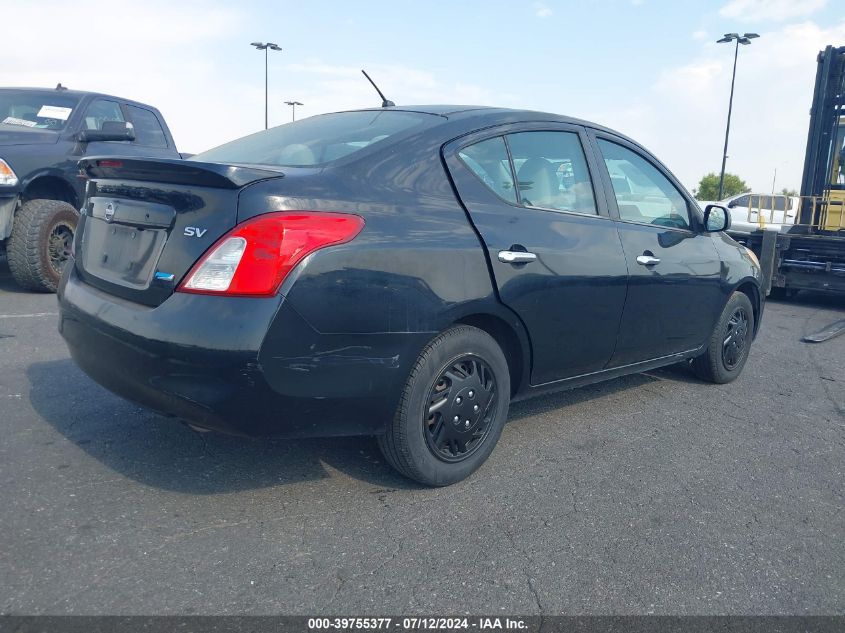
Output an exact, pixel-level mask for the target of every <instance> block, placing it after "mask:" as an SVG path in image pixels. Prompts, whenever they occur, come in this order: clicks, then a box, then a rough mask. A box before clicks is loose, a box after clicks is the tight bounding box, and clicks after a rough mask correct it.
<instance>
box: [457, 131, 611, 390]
mask: <svg viewBox="0 0 845 633" xmlns="http://www.w3.org/2000/svg"><path fill="white" fill-rule="evenodd" d="M508 132H509V133H507V134H500V135H498V136H494V137H492V138H491V137H489V133H488V137H487V138H483V137H482V138H479V136H478V135H476V136H475V137H470V138H469V139H464V140H462V141H461V142H460V144H453V145H452V146H448V147H447V148H446V150H445V151H444V156H445V157H446V160H447V163H448V165H449V169H450V172H451V174H452V176H453V180H454V182H455V184H456V187H457V189H458V192H459V194H460V197H461V200H462V201H463V203H464V206H465V207H466V209H467V210H468V212H469V214H470V217H471V218H472V222H473V224H474V225H475V227H476V229H477V230H478V232H479V233H480V235H481V237H482V239H483V241H484V244H485V246H486V248H487V254H488V258H489V261H490V265H491V268H492V272H493V276H494V279H495V282H496V285H497V288H498V291H499V296H500V298H501V300H502V301H503V303H505V304H506V305H507V306H509V307H510V308H511V309H512V310H514V312H516V313H517V314H518V315H519V317H520V318H521V319H522V321H523V323H524V324H525V326H526V329H527V331H528V333H529V336H530V339H531V346H532V369H531V383H532V384H534V385H538V384H543V383H548V382H552V381H555V380H559V379H563V378H568V377H571V376H576V375H580V374H584V373H589V372H593V371H598V370H600V369H602V368H603V367H604V366H605V365H606V364H607V362H608V361H609V360H610V357H611V355H612V353H613V349H614V346H615V344H616V335H617V332H618V329H619V319H620V315H621V311H622V306H623V304H624V300H625V289H626V284H627V268H626V265H625V260H624V257H623V255H622V251H621V248H620V244H619V237H618V235H617V232H616V228H615V226H614V223H613V222H612V221H611V220H610V218H609V217H608V216H607V209H606V206H605V203H604V197H603V195H601V194H603V192H601V191H599V193H600V195H598V196H596V193H595V190H594V187H593V184H592V183H593V180H594V179H593V178H591V174H594V173H595V169H596V166H595V164H588V163H591V161H588V159H587V156H586V155H585V153H584V150H583V145H582V143H583V132H581V131H580V130H579V129H578V128H575V127H571V126H567V127H566V128H565V129H556V130H553V131H552V130H521V131H520V130H518V129H517V130H508ZM514 173H516V174H517V178H514ZM515 181H516V182H515ZM517 185H518V186H517Z"/></svg>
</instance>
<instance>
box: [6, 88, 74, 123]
mask: <svg viewBox="0 0 845 633" xmlns="http://www.w3.org/2000/svg"><path fill="white" fill-rule="evenodd" d="M78 102H79V97H74V96H70V95H67V94H62V92H60V91H56V92H55V93H53V92H27V91H25V90H0V123H2V124H3V125H13V126H16V127H21V128H36V129H41V130H62V129H64V127H65V126H66V125H67V120H68V119H69V118H70V115H71V113H72V112H73V109H74V108H75V107H76V104H77V103H78Z"/></svg>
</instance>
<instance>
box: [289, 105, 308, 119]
mask: <svg viewBox="0 0 845 633" xmlns="http://www.w3.org/2000/svg"><path fill="white" fill-rule="evenodd" d="M285 105H289V106H290V107H291V119H290V120H291V121H296V106H298V105H305V104H304V103H301V102H300V101H285Z"/></svg>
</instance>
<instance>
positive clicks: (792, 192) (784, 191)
mask: <svg viewBox="0 0 845 633" xmlns="http://www.w3.org/2000/svg"><path fill="white" fill-rule="evenodd" d="M780 195H782V196H797V195H798V192H797V191H795V189H788V188H786V187H784V188H783V189H781V190H780Z"/></svg>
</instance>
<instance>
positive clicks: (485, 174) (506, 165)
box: [458, 136, 516, 204]
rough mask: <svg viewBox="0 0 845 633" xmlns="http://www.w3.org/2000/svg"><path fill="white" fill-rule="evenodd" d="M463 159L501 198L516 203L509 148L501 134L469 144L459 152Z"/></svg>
mask: <svg viewBox="0 0 845 633" xmlns="http://www.w3.org/2000/svg"><path fill="white" fill-rule="evenodd" d="M458 156H460V158H461V160H462V161H463V162H464V164H465V165H466V166H467V167H469V168H470V169H471V170H472V172H473V173H474V174H475V175H476V176H478V177H479V178H480V179H481V181H482V182H483V183H484V184H485V185H487V188H488V189H490V191H492V192H493V193H495V194H496V195H497V196H499V197H500V198H502V199H504V200H506V201H508V202H510V203H511V204H516V188H515V187H514V183H513V173H512V172H511V166H510V161H509V160H508V150H507V148H506V147H505V141H504V139H503V138H502V137H501V136H497V137H495V138H488V139H487V140H486V141H481V142H479V143H475V144H473V145H469V146H467V147H465V148H463V149H462V150H461V151H460V152H458Z"/></svg>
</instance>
